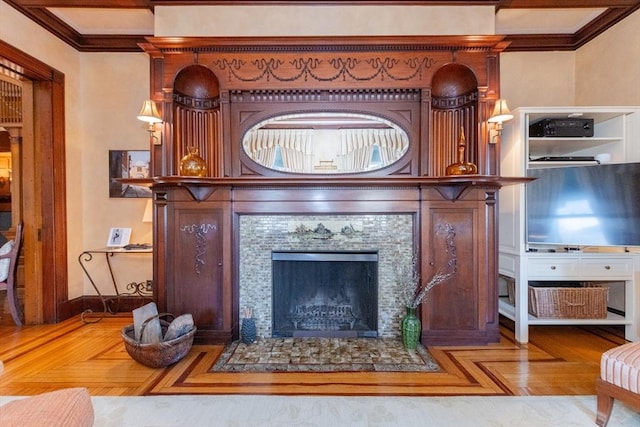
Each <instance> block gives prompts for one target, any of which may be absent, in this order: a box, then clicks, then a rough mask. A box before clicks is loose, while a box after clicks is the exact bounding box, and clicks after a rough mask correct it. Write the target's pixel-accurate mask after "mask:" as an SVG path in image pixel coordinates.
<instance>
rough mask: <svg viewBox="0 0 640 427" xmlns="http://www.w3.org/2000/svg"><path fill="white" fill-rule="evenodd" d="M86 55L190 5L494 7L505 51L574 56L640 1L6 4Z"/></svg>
mask: <svg viewBox="0 0 640 427" xmlns="http://www.w3.org/2000/svg"><path fill="white" fill-rule="evenodd" d="M4 1H5V2H6V3H7V4H9V5H11V6H13V7H14V8H16V9H17V10H18V11H20V12H22V13H23V14H24V15H26V16H27V17H28V18H30V19H32V20H33V21H34V22H36V23H37V24H39V25H40V26H42V27H44V28H45V29H46V30H48V31H50V32H51V33H52V34H54V35H56V36H57V37H59V38H60V39H62V40H63V41H65V42H66V43H68V44H69V45H71V46H73V47H74V48H75V49H77V50H78V51H82V52H139V51H141V49H140V47H139V46H138V43H142V42H144V41H145V39H144V37H145V36H153V34H154V31H153V25H154V19H153V10H154V7H155V6H184V7H188V6H189V5H195V4H197V5H251V4H260V5H265V4H266V5H269V4H271V5H294V4H295V5H347V4H351V5H402V4H406V5H432V6H436V5H437V6H442V5H448V6H465V5H491V6H495V10H496V23H495V26H496V27H495V28H496V34H498V35H504V36H505V40H506V41H508V42H510V43H509V46H508V47H507V49H506V51H548V50H575V49H577V48H579V47H580V46H582V45H583V44H585V43H587V42H588V41H589V40H591V39H593V38H594V37H596V36H597V35H599V34H601V33H602V32H603V31H605V30H607V29H608V28H610V27H611V26H613V25H614V24H616V23H617V22H619V21H621V20H622V19H624V18H625V17H626V16H628V15H630V14H631V13H633V12H634V11H636V10H638V9H640V0H466V1H464V0H449V1H447V0H423V1H403V0H396V1H358V2H356V1H341V0H333V1H331V0H326V1H294V0H289V1H255V0H254V1H224V0H222V1H208V0H4Z"/></svg>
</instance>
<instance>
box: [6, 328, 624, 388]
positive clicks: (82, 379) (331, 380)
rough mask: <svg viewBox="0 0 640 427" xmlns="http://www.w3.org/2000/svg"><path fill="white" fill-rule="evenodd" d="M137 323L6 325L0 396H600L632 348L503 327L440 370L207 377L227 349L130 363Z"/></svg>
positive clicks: (608, 338)
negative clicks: (606, 361) (518, 333)
mask: <svg viewBox="0 0 640 427" xmlns="http://www.w3.org/2000/svg"><path fill="white" fill-rule="evenodd" d="M130 323H131V318H130V317H129V316H113V317H107V318H105V319H104V320H102V321H101V322H99V323H95V324H88V325H85V324H83V323H82V322H81V321H80V320H79V318H73V319H69V320H67V321H64V322H62V323H59V324H56V325H39V326H27V327H23V328H21V329H19V328H15V327H12V326H0V360H1V361H2V362H3V363H4V372H3V373H2V374H0V395H34V394H38V393H42V392H45V391H50V390H56V389H60V388H64V387H74V386H84V387H87V388H88V389H89V390H90V392H91V394H92V395H95V396H145V395H162V394H281V395H414V396H416V395H424V396H447V395H507V396H508V395H592V394H595V381H596V378H597V377H598V376H599V361H600V356H601V354H602V353H603V352H604V351H606V350H608V349H609V348H612V347H614V346H616V345H619V344H622V343H624V342H625V340H624V338H622V337H621V336H620V335H618V334H616V333H615V332H616V331H613V332H612V331H608V330H605V329H601V328H576V327H564V326H545V327H537V328H532V330H531V334H530V335H531V341H530V342H529V343H528V344H527V345H520V344H518V343H516V342H515V341H514V337H513V331H512V328H511V327H512V325H511V324H510V322H509V321H506V320H504V323H503V325H501V340H500V343H498V344H493V345H487V346H470V347H429V348H428V349H429V351H430V352H431V354H432V356H433V357H434V359H435V360H436V361H437V363H438V364H439V365H440V367H441V368H442V372H438V373H429V372H426V373H388V372H375V373H374V372H357V373H354V372H350V373H349V372H343V373H303V374H301V373H236V372H234V373H222V372H216V373H211V372H208V371H209V368H210V367H211V366H212V365H213V363H214V361H215V360H216V358H217V357H218V355H219V354H220V353H221V352H222V350H223V347H222V346H193V348H192V350H191V352H190V353H189V354H188V355H187V356H186V357H185V358H184V359H183V360H181V361H180V362H178V363H177V364H175V365H173V366H171V367H168V368H165V369H151V368H147V367H145V366H142V365H140V364H138V363H137V362H135V361H134V360H132V359H131V358H130V357H129V355H128V354H127V353H126V351H125V349H124V345H123V343H122V340H121V338H120V330H121V329H122V328H123V327H124V326H126V325H128V324H130Z"/></svg>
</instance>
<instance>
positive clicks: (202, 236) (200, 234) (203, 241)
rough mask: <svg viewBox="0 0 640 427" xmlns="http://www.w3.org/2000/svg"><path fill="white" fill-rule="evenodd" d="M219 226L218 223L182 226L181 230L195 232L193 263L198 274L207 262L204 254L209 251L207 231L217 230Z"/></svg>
mask: <svg viewBox="0 0 640 427" xmlns="http://www.w3.org/2000/svg"><path fill="white" fill-rule="evenodd" d="M217 230H218V226H217V225H216V224H191V225H183V226H181V227H180V231H183V232H186V233H189V234H193V235H194V236H195V238H196V242H195V257H194V260H193V261H194V263H193V270H194V271H195V272H196V274H197V275H200V273H201V272H202V267H203V266H204V265H205V264H206V262H205V258H204V256H205V255H206V253H207V236H206V235H207V233H208V232H209V231H217Z"/></svg>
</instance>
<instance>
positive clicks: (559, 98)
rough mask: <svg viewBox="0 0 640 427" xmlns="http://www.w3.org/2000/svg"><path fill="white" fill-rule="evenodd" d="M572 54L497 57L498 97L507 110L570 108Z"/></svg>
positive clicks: (571, 101) (518, 53)
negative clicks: (542, 107)
mask: <svg viewBox="0 0 640 427" xmlns="http://www.w3.org/2000/svg"><path fill="white" fill-rule="evenodd" d="M574 75H575V53H574V52H513V53H509V52H506V53H503V54H501V55H500V96H501V97H502V98H504V99H506V100H507V102H508V105H509V108H510V109H512V110H513V109H515V108H517V107H533V106H564V105H573V103H574V98H575V92H574Z"/></svg>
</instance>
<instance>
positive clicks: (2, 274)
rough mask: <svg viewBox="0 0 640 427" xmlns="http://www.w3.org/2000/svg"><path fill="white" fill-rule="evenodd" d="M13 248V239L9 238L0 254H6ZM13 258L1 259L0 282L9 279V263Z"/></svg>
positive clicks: (0, 249)
mask: <svg viewBox="0 0 640 427" xmlns="http://www.w3.org/2000/svg"><path fill="white" fill-rule="evenodd" d="M11 249H13V240H9V241H8V242H7V243H5V244H4V245H2V247H1V248H0V255H6V254H8V253H9V252H11ZM10 263H11V260H10V259H9V258H4V259H0V282H4V281H5V280H7V277H8V276H9V264H10Z"/></svg>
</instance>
